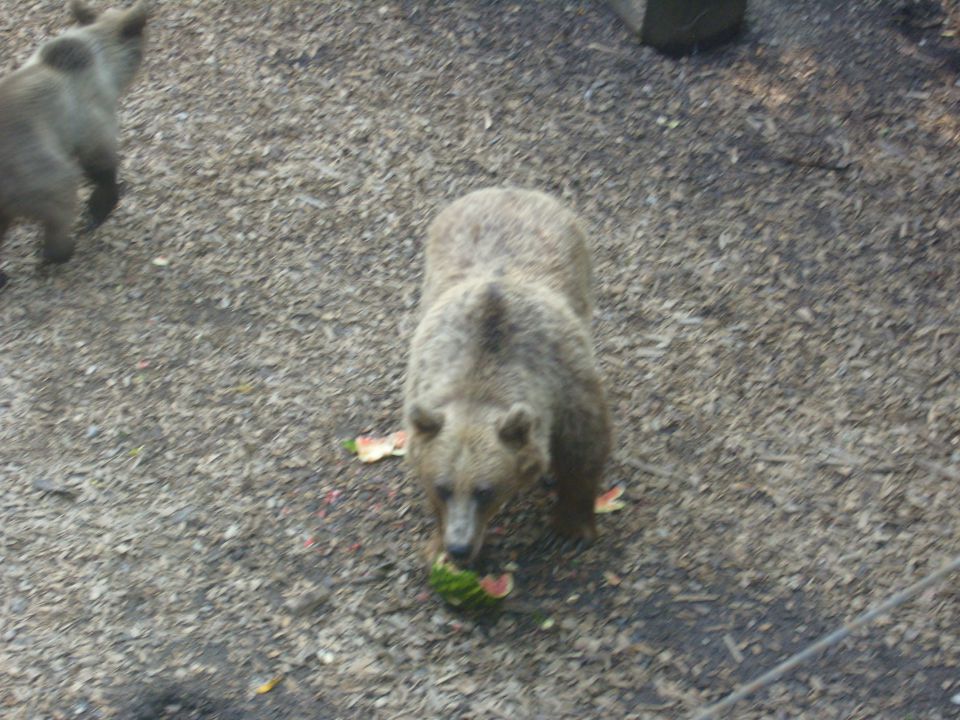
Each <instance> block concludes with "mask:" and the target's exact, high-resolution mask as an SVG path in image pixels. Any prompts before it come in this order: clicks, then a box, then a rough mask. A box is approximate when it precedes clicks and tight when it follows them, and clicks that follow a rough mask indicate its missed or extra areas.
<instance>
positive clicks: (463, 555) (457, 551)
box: [447, 544, 470, 560]
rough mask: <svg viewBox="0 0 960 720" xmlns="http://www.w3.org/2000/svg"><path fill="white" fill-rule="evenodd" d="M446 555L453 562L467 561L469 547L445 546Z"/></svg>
mask: <svg viewBox="0 0 960 720" xmlns="http://www.w3.org/2000/svg"><path fill="white" fill-rule="evenodd" d="M447 554H448V555H450V557H452V558H453V559H454V560H467V559H468V558H469V557H470V546H469V545H466V544H464V545H447Z"/></svg>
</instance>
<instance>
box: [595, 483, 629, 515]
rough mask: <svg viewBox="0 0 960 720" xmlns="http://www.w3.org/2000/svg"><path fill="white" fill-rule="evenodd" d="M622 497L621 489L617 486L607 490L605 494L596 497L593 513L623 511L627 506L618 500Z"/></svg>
mask: <svg viewBox="0 0 960 720" xmlns="http://www.w3.org/2000/svg"><path fill="white" fill-rule="evenodd" d="M622 495H623V488H622V487H620V486H619V485H617V486H616V487H613V488H611V489H610V490H607V492H605V493H604V494H603V495H601V496H600V497H598V498H597V500H596V502H595V503H594V506H593V509H594V512H598V513H611V512H616V511H617V510H623V509H624V508H625V507H626V506H627V505H626V503H624V502H623V501H621V500H620V497H621V496H622Z"/></svg>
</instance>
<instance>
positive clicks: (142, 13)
mask: <svg viewBox="0 0 960 720" xmlns="http://www.w3.org/2000/svg"><path fill="white" fill-rule="evenodd" d="M149 16H150V8H149V7H147V3H146V2H144V0H140V2H138V3H137V4H136V5H134V6H133V7H132V8H130V9H129V10H127V12H126V14H125V15H124V16H123V21H122V22H121V23H120V35H121V36H122V37H125V38H133V37H139V36H141V35H143V28H144V27H145V26H146V24H147V18H148V17H149Z"/></svg>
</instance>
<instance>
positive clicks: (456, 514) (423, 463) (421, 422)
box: [407, 403, 549, 562]
mask: <svg viewBox="0 0 960 720" xmlns="http://www.w3.org/2000/svg"><path fill="white" fill-rule="evenodd" d="M407 426H408V438H409V440H408V442H409V449H408V456H409V460H410V462H411V463H412V466H413V470H414V473H415V474H416V475H417V477H418V479H419V481H420V483H421V484H422V485H423V487H424V490H425V491H426V494H427V498H428V499H429V501H430V504H431V506H432V507H433V509H434V512H435V513H436V516H437V520H438V523H439V532H440V538H441V539H442V545H443V547H442V549H443V550H444V551H446V552H447V553H448V554H449V555H450V556H451V557H452V558H453V559H454V560H456V561H459V562H470V561H471V560H473V559H474V558H475V557H476V555H477V553H478V552H479V551H480V547H481V546H482V545H483V538H484V535H485V533H486V529H487V526H488V524H489V522H490V519H491V518H492V517H493V516H494V514H496V512H497V511H498V510H499V509H500V508H501V507H503V505H504V504H505V503H506V502H507V501H508V500H510V498H511V497H513V496H514V495H515V494H516V493H517V491H518V490H521V489H522V488H524V487H527V486H529V485H530V484H531V483H532V482H534V481H535V480H537V479H538V478H539V477H540V476H541V475H543V473H545V472H546V470H547V465H548V463H549V460H548V454H547V437H546V431H545V430H544V428H543V423H542V422H541V419H540V418H539V417H537V415H536V414H535V413H534V411H533V409H532V408H531V407H530V406H529V405H527V404H525V403H515V404H513V405H512V406H510V407H508V408H502V407H500V408H498V407H491V406H484V405H479V404H476V403H449V404H447V405H445V406H443V407H442V408H437V409H433V408H430V407H428V406H427V405H425V404H421V403H412V404H411V405H410V407H409V410H408V412H407ZM436 549H440V548H436Z"/></svg>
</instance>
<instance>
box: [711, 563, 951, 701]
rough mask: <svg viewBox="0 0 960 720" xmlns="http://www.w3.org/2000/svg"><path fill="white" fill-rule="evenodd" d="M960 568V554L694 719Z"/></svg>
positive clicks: (767, 680)
mask: <svg viewBox="0 0 960 720" xmlns="http://www.w3.org/2000/svg"><path fill="white" fill-rule="evenodd" d="M957 570H960V555H958V556H957V557H955V558H954V559H953V560H951V561H950V562H948V563H947V564H946V565H944V566H943V567H942V568H940V569H939V570H937V571H936V572H932V573H930V574H929V575H927V576H926V577H925V578H923V579H922V580H918V581H917V582H915V583H914V584H913V585H911V586H910V587H908V588H906V589H904V590H901V591H900V592H898V593H896V594H895V595H892V596H891V597H889V598H887V599H886V600H885V601H883V602H882V603H880V604H879V605H877V606H876V607H875V608H872V609H871V610H867V611H866V612H864V613H862V614H860V615H859V616H857V617H856V618H855V619H854V620H852V621H851V622H849V623H846V624H845V625H844V626H843V627H841V628H838V629H837V630H834V631H833V632H832V633H830V634H829V635H825V636H824V637H822V638H820V639H819V640H817V641H816V642H815V643H813V645H810V646H808V647H807V648H806V649H804V650H801V651H800V652H798V653H797V654H796V655H793V656H792V657H789V658H787V659H786V660H784V661H783V662H782V663H780V664H779V665H777V666H776V667H775V668H773V669H772V670H770V671H769V672H766V673H764V674H763V675H761V676H760V677H758V678H756V679H755V680H753V681H751V682H748V683H747V684H746V685H744V686H742V687H741V688H739V689H738V690H736V691H734V692H732V693H730V694H729V695H728V696H727V697H725V698H724V699H723V700H721V701H720V702H718V703H715V704H713V705H710V706H709V707H706V708H703V709H702V710H700V711H699V712H697V714H696V715H693V716H692V720H708V719H709V718H712V717H714V716H716V714H717V713H719V712H723V711H724V710H729V709H730V708H731V707H732V706H733V705H734V704H735V703H737V702H739V701H740V700H743V699H744V698H745V697H747V696H748V695H751V694H753V693H755V692H756V691H757V690H759V689H760V688H762V687H764V686H765V685H769V684H770V683H772V682H773V681H774V680H776V679H777V678H779V677H780V676H781V675H783V674H784V673H786V672H789V671H790V670H793V668H795V667H796V666H797V665H799V664H800V663H802V662H803V661H804V660H807V659H808V658H810V657H812V656H813V655H816V654H817V653H819V652H821V651H822V650H825V649H826V648H828V647H830V646H831V645H836V644H837V643H838V642H840V641H841V640H843V639H844V638H845V637H847V635H849V634H850V633H852V632H853V631H854V630H857V629H858V628H860V627H862V626H864V625H866V624H867V623H869V622H870V621H871V620H874V619H875V618H876V617H877V616H879V615H883V614H884V613H885V612H887V611H888V610H892V609H893V608H895V607H897V606H898V605H902V604H903V603H905V602H906V601H907V600H909V599H910V598H912V597H913V596H914V595H917V594H919V593H921V592H923V591H924V590H926V589H927V588H928V587H930V586H931V585H935V584H936V583H938V582H940V581H941V580H943V578H945V577H946V576H947V575H950V574H951V573H953V572H956V571H957Z"/></svg>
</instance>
